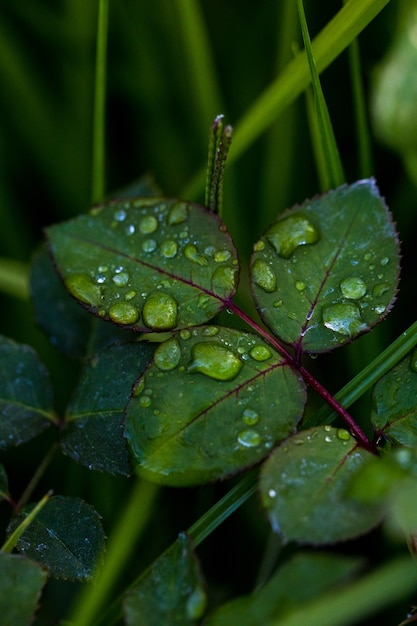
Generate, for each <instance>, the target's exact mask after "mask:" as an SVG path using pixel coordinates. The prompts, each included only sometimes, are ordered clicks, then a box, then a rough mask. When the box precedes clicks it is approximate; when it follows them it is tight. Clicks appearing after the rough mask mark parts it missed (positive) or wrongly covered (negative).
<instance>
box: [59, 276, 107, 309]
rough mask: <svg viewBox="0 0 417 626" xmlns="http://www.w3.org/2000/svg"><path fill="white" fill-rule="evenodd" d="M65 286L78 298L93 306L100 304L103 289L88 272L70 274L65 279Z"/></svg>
mask: <svg viewBox="0 0 417 626" xmlns="http://www.w3.org/2000/svg"><path fill="white" fill-rule="evenodd" d="M65 286H66V288H67V289H68V291H69V292H70V294H71V295H73V296H74V297H75V298H77V300H81V302H84V303H85V304H89V305H91V306H98V305H99V304H100V300H101V289H100V287H99V286H98V285H96V283H94V282H93V281H92V280H91V278H90V277H89V276H87V274H70V276H68V277H67V278H66V279H65Z"/></svg>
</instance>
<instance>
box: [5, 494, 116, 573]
mask: <svg viewBox="0 0 417 626" xmlns="http://www.w3.org/2000/svg"><path fill="white" fill-rule="evenodd" d="M32 508H33V505H28V507H26V508H25V509H24V510H23V512H22V513H21V514H19V515H17V516H16V518H14V519H13V520H12V522H11V523H10V525H9V528H8V533H9V534H10V533H11V532H12V531H13V530H14V528H16V527H17V526H18V525H19V524H20V522H21V521H22V519H24V517H25V516H26V515H27V513H28V512H29V511H30V510H31V509H32ZM17 548H18V550H19V551H20V552H21V553H22V554H24V555H26V556H28V557H29V558H32V559H33V560H35V561H37V562H39V563H41V564H42V565H44V566H45V567H47V568H48V570H49V572H50V574H51V575H52V576H55V577H56V578H65V579H69V580H88V579H90V578H92V577H93V576H94V574H95V571H96V569H97V567H98V565H99V564H100V562H101V559H102V556H103V550H104V533H103V529H102V526H101V523H100V517H99V515H98V513H97V512H96V511H95V510H94V509H93V507H91V506H90V505H89V504H87V503H86V502H84V501H83V500H81V499H79V498H67V497H63V496H54V497H52V498H51V499H50V500H49V501H48V502H47V504H46V505H45V506H44V508H43V509H42V510H41V511H40V512H39V514H38V515H37V517H36V519H35V520H34V521H33V522H32V523H31V525H30V526H29V527H28V528H27V529H26V530H25V532H24V533H23V534H22V536H21V537H20V539H19V541H18V542H17Z"/></svg>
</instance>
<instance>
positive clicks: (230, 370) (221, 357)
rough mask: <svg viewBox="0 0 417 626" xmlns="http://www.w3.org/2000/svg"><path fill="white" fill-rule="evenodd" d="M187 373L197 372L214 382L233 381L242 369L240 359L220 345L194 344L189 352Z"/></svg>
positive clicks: (212, 343) (209, 342) (211, 343)
mask: <svg viewBox="0 0 417 626" xmlns="http://www.w3.org/2000/svg"><path fill="white" fill-rule="evenodd" d="M191 354H192V362H191V363H190V365H189V366H188V372H190V373H194V372H198V373H200V374H204V375H205V376H208V377H209V378H214V379H215V380H223V381H226V380H233V379H234V378H235V377H236V376H237V375H238V373H239V372H240V370H241V369H242V367H243V362H242V361H241V359H240V358H239V357H238V356H237V355H236V354H234V352H232V351H231V350H228V349H227V348H225V347H224V346H222V345H221V344H220V343H217V342H213V341H207V342H204V343H203V342H202V343H196V344H195V345H194V346H193V347H192V350H191Z"/></svg>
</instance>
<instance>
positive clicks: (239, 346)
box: [126, 326, 305, 485]
mask: <svg viewBox="0 0 417 626" xmlns="http://www.w3.org/2000/svg"><path fill="white" fill-rule="evenodd" d="M304 405H305V385H304V382H303V381H302V380H301V379H300V378H299V377H298V375H297V374H296V373H295V372H294V371H293V370H292V369H291V367H290V366H289V365H288V364H287V363H286V362H285V360H284V359H283V358H282V357H281V356H280V355H278V354H277V353H276V352H275V351H274V350H273V349H272V348H271V347H270V346H268V345H267V344H266V343H265V342H263V341H262V340H261V339H260V338H258V337H257V336H256V335H252V334H250V333H244V332H241V331H238V330H234V329H229V328H220V327H216V326H205V327H200V328H195V329H190V330H183V331H181V332H180V333H178V334H175V335H173V336H172V337H171V338H170V339H168V340H167V341H166V342H164V343H162V344H160V345H159V347H158V348H157V349H156V351H155V354H154V357H153V361H152V363H151V365H150V367H149V368H148V370H147V371H146V372H145V374H144V376H143V377H142V378H140V379H139V381H138V383H137V385H136V387H135V390H134V392H133V397H132V399H131V400H130V402H129V404H128V406H127V409H126V437H127V439H128V441H129V444H130V447H131V449H132V452H133V456H134V458H135V460H136V462H137V463H138V468H137V470H138V472H139V473H140V474H143V475H144V476H145V477H147V478H149V479H151V480H154V481H157V482H161V483H165V484H170V485H190V484H196V483H202V482H205V481H209V480H214V479H216V478H219V477H222V476H226V475H228V474H231V473H234V472H236V471H238V470H241V469H243V468H245V467H248V466H250V465H253V464H255V463H258V462H259V461H260V460H261V459H262V458H264V456H266V455H267V454H268V453H269V451H270V450H271V448H272V447H273V446H274V444H275V443H276V442H277V441H280V440H281V439H283V438H284V437H287V436H288V435H289V434H291V433H292V432H294V430H295V428H296V425H297V423H298V421H299V420H300V419H301V417H302V413H303V410H304Z"/></svg>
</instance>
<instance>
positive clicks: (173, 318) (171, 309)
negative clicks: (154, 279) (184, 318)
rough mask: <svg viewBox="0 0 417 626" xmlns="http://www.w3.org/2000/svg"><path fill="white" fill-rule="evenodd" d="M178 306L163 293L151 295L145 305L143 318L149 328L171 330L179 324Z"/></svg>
mask: <svg viewBox="0 0 417 626" xmlns="http://www.w3.org/2000/svg"><path fill="white" fill-rule="evenodd" d="M177 315H178V304H177V301H176V300H175V298H174V297H173V296H171V295H170V294H167V293H164V292H162V291H160V292H158V293H153V294H151V295H150V296H149V297H148V298H147V300H146V302H145V304H144V305H143V311H142V317H143V321H144V322H145V324H146V326H147V327H148V328H153V329H154V330H170V329H171V328H174V326H176V324H177Z"/></svg>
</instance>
